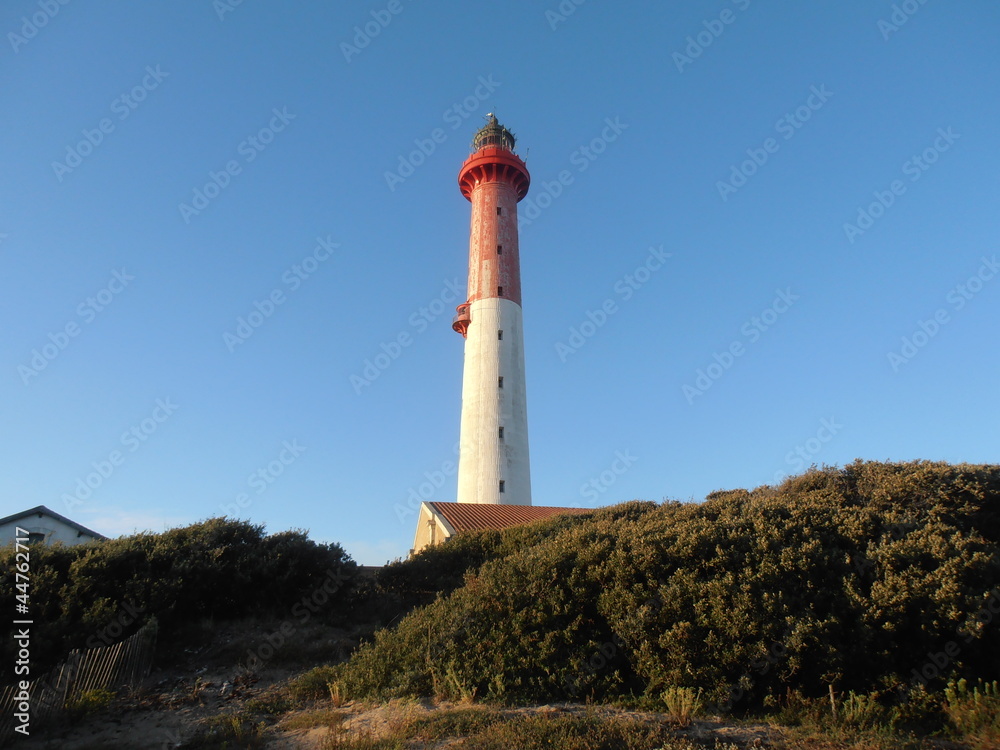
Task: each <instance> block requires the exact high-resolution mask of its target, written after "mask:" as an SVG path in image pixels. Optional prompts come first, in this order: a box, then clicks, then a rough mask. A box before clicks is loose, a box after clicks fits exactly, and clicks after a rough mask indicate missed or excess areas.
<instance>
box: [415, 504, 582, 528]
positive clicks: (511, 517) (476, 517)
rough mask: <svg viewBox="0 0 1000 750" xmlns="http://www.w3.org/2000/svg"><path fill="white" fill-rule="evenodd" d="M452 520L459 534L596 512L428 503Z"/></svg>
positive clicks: (552, 508)
mask: <svg viewBox="0 0 1000 750" xmlns="http://www.w3.org/2000/svg"><path fill="white" fill-rule="evenodd" d="M427 504H428V505H429V506H431V508H432V509H433V510H434V512H435V513H437V514H438V515H440V516H442V517H443V518H444V520H445V521H447V522H448V525H450V526H451V527H452V528H453V529H454V530H455V533H458V532H460V531H478V530H480V529H507V528H510V527H511V526H520V525H521V524H524V523H531V522H532V521H540V520H541V519H543V518H550V517H552V516H557V515H559V514H560V513H572V514H582V513H592V512H593V510H592V509H591V508H556V507H552V506H542V505H499V504H494V503H437V502H435V503H427Z"/></svg>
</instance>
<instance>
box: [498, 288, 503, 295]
mask: <svg viewBox="0 0 1000 750" xmlns="http://www.w3.org/2000/svg"><path fill="white" fill-rule="evenodd" d="M497 297H503V287H502V286H498V287H497Z"/></svg>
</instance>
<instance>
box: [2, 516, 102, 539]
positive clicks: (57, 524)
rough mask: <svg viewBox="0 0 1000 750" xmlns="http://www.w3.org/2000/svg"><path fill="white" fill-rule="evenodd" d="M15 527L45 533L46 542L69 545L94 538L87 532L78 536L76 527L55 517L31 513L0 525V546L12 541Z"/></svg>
mask: <svg viewBox="0 0 1000 750" xmlns="http://www.w3.org/2000/svg"><path fill="white" fill-rule="evenodd" d="M17 527H21V528H22V529H25V530H27V531H31V532H36V531H37V532H40V533H42V534H45V543H46V544H55V543H56V542H62V543H63V544H65V545H67V546H70V545H74V544H83V543H84V542H90V541H93V540H94V537H92V536H90V535H89V534H84V535H83V536H80V533H79V532H78V531H77V530H76V529H74V528H73V527H72V526H69V525H67V524H65V523H63V522H62V521H60V520H59V519H57V518H52V517H51V516H42V517H41V518H39V517H38V515H37V514H35V513H32V514H31V515H30V516H27V517H25V518H22V519H20V520H19V521H14V522H12V523H5V524H3V525H0V546H3V545H7V544H13V543H14V537H15V536H16V529H17Z"/></svg>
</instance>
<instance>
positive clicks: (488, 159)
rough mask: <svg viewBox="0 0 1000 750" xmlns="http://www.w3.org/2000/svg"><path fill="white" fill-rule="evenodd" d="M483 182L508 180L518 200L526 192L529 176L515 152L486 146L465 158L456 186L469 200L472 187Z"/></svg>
mask: <svg viewBox="0 0 1000 750" xmlns="http://www.w3.org/2000/svg"><path fill="white" fill-rule="evenodd" d="M483 182H509V183H510V184H511V185H513V186H514V192H515V193H517V199H518V201H520V200H521V199H522V198H523V197H524V196H526V195H527V194H528V185H530V184H531V176H530V175H529V174H528V168H527V167H526V166H525V164H524V162H523V161H521V157H519V156H518V155H517V154H515V153H514V152H512V151H508V150H507V149H505V148H497V147H496V146H486V147H485V148H481V149H479V150H478V151H477V152H476V153H474V154H473V155H472V156H470V157H469V158H468V159H466V160H465V164H463V165H462V169H461V171H460V172H459V173H458V186H459V188H461V190H462V195H464V196H465V197H466V198H468V199H469V200H470V201H471V200H472V191H473V189H474V188H475V187H476V185H479V184H481V183H483Z"/></svg>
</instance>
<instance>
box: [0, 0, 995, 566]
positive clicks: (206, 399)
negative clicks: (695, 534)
mask: <svg viewBox="0 0 1000 750" xmlns="http://www.w3.org/2000/svg"><path fill="white" fill-rule="evenodd" d="M0 31H2V33H3V35H4V38H3V40H0V57H2V63H0V95H2V98H3V101H4V102H5V103H6V106H5V107H3V109H2V112H0V125H2V132H3V133H4V136H3V138H2V139H0V162H2V163H3V165H4V179H3V180H0V206H2V209H0V259H2V261H3V269H4V272H3V274H2V275H0V285H2V295H0V300H2V302H0V304H2V305H3V321H4V326H3V329H4V334H3V336H2V337H0V347H2V349H0V362H2V363H3V368H2V371H0V372H2V373H3V374H2V376H0V389H2V397H0V408H2V420H3V424H4V428H5V429H4V430H3V431H2V433H0V441H2V446H0V452H2V455H3V456H4V467H5V469H4V471H3V472H2V474H0V498H2V509H0V514H6V513H8V512H14V511H16V510H20V509H22V508H27V507H31V506H34V505H38V504H45V505H48V506H49V507H51V508H53V509H55V510H57V511H59V512H62V513H64V514H66V515H69V516H70V517H72V518H74V519H75V520H78V521H80V522H81V523H84V524H86V525H89V526H91V527H93V528H95V529H97V530H99V531H103V532H105V533H107V534H110V535H115V534H120V533H129V532H132V531H133V530H143V529H151V530H154V531H160V530H163V529H164V528H168V527H170V526H174V525H179V524H186V523H191V522H194V521H197V520H200V519H204V518H208V517H212V516H215V515H220V514H222V513H229V514H230V515H237V516H239V517H243V518H249V519H251V520H252V521H254V522H256V523H263V524H266V525H267V528H268V529H269V530H271V531H278V530H281V529H286V528H303V529H308V530H309V532H310V534H311V535H312V536H313V537H314V538H316V539H319V540H322V541H335V542H339V543H341V544H343V545H344V546H345V548H346V549H347V550H348V552H349V553H351V554H352V555H353V556H354V557H355V559H357V560H359V561H360V562H363V563H369V564H380V563H382V562H385V561H386V560H388V559H392V558H394V557H397V556H400V555H405V554H406V551H407V550H408V548H409V546H410V543H411V541H412V537H413V531H414V521H415V514H414V513H413V508H414V507H415V505H416V502H415V500H416V499H417V498H420V497H423V498H424V499H432V500H453V499H454V493H455V484H456V477H455V471H454V466H455V460H456V456H455V454H454V446H455V444H456V442H457V440H458V427H459V415H460V408H461V374H462V340H461V338H460V337H459V336H458V335H457V334H455V333H454V332H453V331H452V330H451V328H450V319H451V315H452V313H453V310H454V306H455V304H457V303H458V302H460V301H462V300H461V299H459V298H458V293H456V292H455V291H454V289H455V287H456V286H457V287H458V288H459V289H464V285H465V280H466V272H467V271H466V265H467V253H468V228H469V204H468V202H467V201H466V200H465V199H464V198H462V196H461V194H460V193H459V191H458V188H457V184H456V176H457V172H458V168H459V166H460V165H461V163H462V161H463V160H464V159H465V158H466V156H467V155H468V144H469V141H470V140H471V137H472V134H473V133H474V132H475V130H476V128H477V127H478V126H479V125H480V124H481V123H482V118H483V116H484V115H485V114H486V113H487V112H489V111H496V112H497V114H498V116H499V117H500V120H501V121H502V122H503V123H504V124H505V125H507V126H508V127H510V128H511V129H512V130H513V131H514V132H515V133H516V134H517V135H518V137H519V144H518V150H519V152H520V153H521V155H522V156H526V158H527V163H528V167H529V169H530V171H531V173H532V188H531V191H530V192H529V195H528V198H527V199H525V201H523V202H522V203H521V205H520V209H521V219H522V220H521V267H522V282H523V297H524V320H525V343H526V357H527V378H528V383H527V385H528V404H529V406H528V415H529V428H530V441H531V459H532V476H533V497H534V502H535V503H536V504H538V505H568V506H581V507H592V506H595V505H604V504H610V503H615V502H620V501H624V500H630V499H633V498H641V499H648V500H656V501H659V500H662V499H664V498H671V499H680V500H693V501H698V500H701V499H702V498H703V497H704V496H705V494H706V493H708V492H711V491H713V490H716V489H720V488H733V487H748V488H750V487H755V486H758V485H761V484H767V483H771V482H773V481H775V480H777V479H780V477H781V476H782V475H783V474H786V473H787V474H791V473H797V472H798V471H799V470H801V469H802V468H804V467H806V466H808V465H809V464H811V463H816V464H837V465H840V464H844V463H847V462H850V461H852V460H854V459H855V458H858V457H860V458H864V459H878V460H884V459H891V460H911V459H934V460H946V461H955V462H960V461H970V462H996V461H997V460H998V448H1000V442H998V431H997V424H998V423H1000V406H998V402H997V399H996V398H995V396H996V382H997V372H998V369H1000V347H998V346H997V332H998V326H997V320H998V317H1000V273H998V268H997V266H996V259H997V256H998V254H1000V248H998V241H997V237H998V229H1000V212H998V211H997V199H998V197H1000V195H998V194H1000V184H998V175H1000V149H998V148H997V146H998V138H997V127H996V124H997V122H998V121H1000V107H998V101H1000V97H998V93H1000V92H998V86H1000V47H998V46H997V44H996V38H997V35H998V32H1000V8H998V7H997V6H996V4H995V3H989V2H985V1H982V2H973V1H972V0H968V1H966V2H958V3H945V2H941V1H940V0H927V2H925V3H923V4H921V3H919V2H917V0H909V2H904V3H898V4H893V3H890V2H881V1H880V2H861V1H860V0H849V1H848V2H821V3H808V4H796V5H795V6H794V7H792V5H791V4H787V3H786V4H773V3H770V4H769V3H760V2H757V1H756V0H712V1H705V2H700V1H699V2H686V3H683V4H681V3H669V4H668V3H633V4H620V3H619V4H613V3H608V2H601V1H600V0H588V1H587V2H582V3H579V4H576V3H574V2H569V1H566V2H563V3H562V4H560V3H558V2H549V3H544V2H517V1H515V2H508V3H504V4H503V5H497V4H485V3H467V2H466V3H458V2H440V3H420V2H414V1H413V0H393V2H374V3H320V2H302V3H295V4H289V3H281V4H279V3H273V2H271V3H268V2H263V0H245V1H244V2H242V3H239V4H237V3H236V2H235V1H234V0H225V2H223V1H222V0H220V2H216V3H213V2H211V0H200V1H198V2H187V3H168V2H146V3H141V4H121V3H115V4H111V3H105V4H100V7H96V8H95V7H92V6H91V5H89V4H86V3H82V2H68V3H66V4H60V3H59V2H58V0H42V2H38V0H35V1H34V2H29V1H28V0H10V2H6V3H4V4H3V8H2V10H0ZM462 299H464V295H463V296H462ZM241 320H242V321H244V322H243V323H241ZM401 341H402V342H403V343H400V342H401ZM368 363H370V366H369V365H368ZM366 368H367V372H366ZM373 375H376V376H377V377H374V378H373V377H372V376H373Z"/></svg>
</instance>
